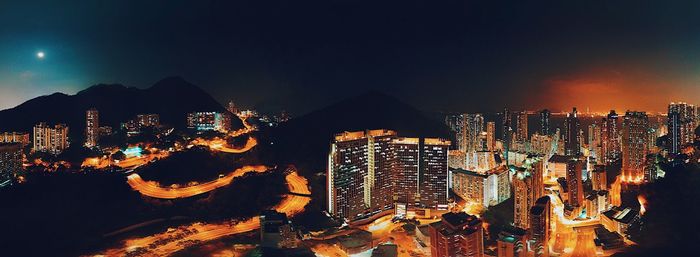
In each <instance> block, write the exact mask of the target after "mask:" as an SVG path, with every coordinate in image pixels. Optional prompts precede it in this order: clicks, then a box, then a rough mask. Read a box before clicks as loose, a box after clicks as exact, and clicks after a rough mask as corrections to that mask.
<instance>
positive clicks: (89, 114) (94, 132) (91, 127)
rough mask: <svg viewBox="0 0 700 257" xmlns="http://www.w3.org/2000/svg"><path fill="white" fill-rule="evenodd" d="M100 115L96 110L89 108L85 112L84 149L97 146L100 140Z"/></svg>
mask: <svg viewBox="0 0 700 257" xmlns="http://www.w3.org/2000/svg"><path fill="white" fill-rule="evenodd" d="M99 130H100V115H99V112H98V111H97V109H95V108H91V109H89V110H87V111H86V112H85V147H87V148H91V147H95V146H97V141H98V140H99V139H100V131H99Z"/></svg>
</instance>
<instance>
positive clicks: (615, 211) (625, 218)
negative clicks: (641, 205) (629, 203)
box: [603, 206, 639, 224]
mask: <svg viewBox="0 0 700 257" xmlns="http://www.w3.org/2000/svg"><path fill="white" fill-rule="evenodd" d="M603 215H605V216H606V217H608V218H609V219H611V220H615V221H618V222H621V223H624V224H629V223H631V222H632V221H634V219H636V218H637V217H638V216H639V211H637V210H635V209H632V208H629V207H627V208H624V209H622V208H621V207H618V206H613V207H612V208H611V209H610V210H607V211H605V212H603Z"/></svg>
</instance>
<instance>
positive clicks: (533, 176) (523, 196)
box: [512, 158, 545, 229]
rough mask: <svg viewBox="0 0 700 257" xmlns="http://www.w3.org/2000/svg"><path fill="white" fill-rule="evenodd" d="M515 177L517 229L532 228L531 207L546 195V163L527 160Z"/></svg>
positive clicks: (535, 159)
mask: <svg viewBox="0 0 700 257" xmlns="http://www.w3.org/2000/svg"><path fill="white" fill-rule="evenodd" d="M516 169H517V170H516V171H515V174H514V175H513V179H512V181H513V197H514V204H515V207H514V216H513V224H514V225H515V226H516V227H519V228H524V229H527V228H529V227H530V224H529V222H530V219H529V213H530V207H532V206H533V205H534V204H535V200H537V199H538V198H540V197H541V196H542V195H544V181H543V180H544V169H545V167H544V161H543V160H542V159H541V158H534V159H530V160H527V161H526V162H525V165H524V166H523V167H516Z"/></svg>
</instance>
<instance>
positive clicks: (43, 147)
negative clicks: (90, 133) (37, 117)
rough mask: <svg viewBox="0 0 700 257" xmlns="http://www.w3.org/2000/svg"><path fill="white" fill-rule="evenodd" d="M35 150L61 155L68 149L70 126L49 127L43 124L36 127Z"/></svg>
mask: <svg viewBox="0 0 700 257" xmlns="http://www.w3.org/2000/svg"><path fill="white" fill-rule="evenodd" d="M33 139H34V140H33V148H32V149H33V150H34V151H37V152H47V153H51V154H56V155H57V154H60V153H61V152H63V150H65V149H66V148H68V126H66V125H65V124H57V125H55V126H53V127H52V126H49V125H47V124H46V123H44V122H42V123H39V124H37V125H35V126H34V138H33Z"/></svg>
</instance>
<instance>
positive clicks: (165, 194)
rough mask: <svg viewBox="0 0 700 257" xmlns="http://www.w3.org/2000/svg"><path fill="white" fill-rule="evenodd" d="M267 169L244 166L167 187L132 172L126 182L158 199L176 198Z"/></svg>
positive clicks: (199, 192)
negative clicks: (218, 175)
mask: <svg viewBox="0 0 700 257" xmlns="http://www.w3.org/2000/svg"><path fill="white" fill-rule="evenodd" d="M267 170H268V168H267V167H266V166H263V165H257V166H244V167H242V168H238V169H236V170H234V171H233V172H231V173H229V174H227V175H226V176H224V177H221V178H218V179H216V180H213V181H209V182H205V183H201V184H196V185H188V186H179V185H171V186H169V187H162V186H161V185H159V184H158V182H155V181H145V180H143V179H142V178H141V176H140V175H139V174H136V173H134V174H131V175H129V176H128V177H127V183H129V186H131V188H133V189H134V190H136V191H139V192H140V193H141V194H143V195H146V196H150V197H154V198H160V199H176V198H185V197H191V196H195V195H199V194H203V193H206V192H209V191H211V190H214V189H217V188H219V187H222V186H226V185H228V184H230V183H231V181H233V179H235V178H237V177H240V176H243V175H245V174H246V173H248V172H258V173H261V172H265V171H267Z"/></svg>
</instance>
